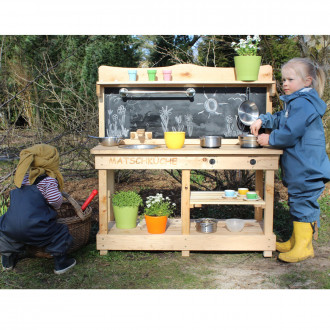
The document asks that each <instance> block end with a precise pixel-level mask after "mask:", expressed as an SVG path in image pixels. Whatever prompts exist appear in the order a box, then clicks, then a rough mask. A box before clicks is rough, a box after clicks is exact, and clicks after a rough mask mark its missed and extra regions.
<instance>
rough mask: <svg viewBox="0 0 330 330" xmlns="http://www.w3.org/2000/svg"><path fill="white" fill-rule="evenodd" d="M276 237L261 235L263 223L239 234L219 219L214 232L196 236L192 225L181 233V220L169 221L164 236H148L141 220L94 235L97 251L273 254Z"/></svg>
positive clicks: (112, 224)
mask: <svg viewBox="0 0 330 330" xmlns="http://www.w3.org/2000/svg"><path fill="white" fill-rule="evenodd" d="M275 241H276V237H275V235H274V234H271V235H267V236H266V235H265V234H264V231H263V221H257V222H255V223H249V224H246V225H245V227H244V228H243V230H242V231H241V232H239V233H232V232H230V231H229V230H228V229H227V228H226V225H225V222H224V220H223V221H222V220H219V221H218V225H217V231H216V232H215V233H211V234H205V233H199V232H197V231H196V229H195V223H194V222H193V221H192V222H191V225H190V234H189V235H182V234H181V219H169V220H168V226H167V229H166V232H165V233H164V234H149V233H148V231H147V228H146V225H145V221H144V220H141V222H140V223H139V224H138V225H137V227H136V228H133V229H118V228H116V225H115V222H114V221H111V222H110V223H109V230H108V233H107V234H100V233H98V234H97V237H96V245H97V249H98V250H159V251H161V250H168V251H186V250H188V251H275Z"/></svg>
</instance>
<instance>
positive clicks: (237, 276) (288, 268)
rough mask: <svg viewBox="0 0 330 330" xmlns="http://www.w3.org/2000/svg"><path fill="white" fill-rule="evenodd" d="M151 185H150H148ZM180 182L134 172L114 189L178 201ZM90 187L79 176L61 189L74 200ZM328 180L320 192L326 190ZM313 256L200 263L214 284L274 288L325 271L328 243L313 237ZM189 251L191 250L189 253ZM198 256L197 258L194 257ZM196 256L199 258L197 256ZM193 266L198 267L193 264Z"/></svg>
mask: <svg viewBox="0 0 330 330" xmlns="http://www.w3.org/2000/svg"><path fill="white" fill-rule="evenodd" d="M151 187H152V188H151ZM180 187H181V186H180V184H179V183H178V182H176V181H175V180H174V179H173V178H172V177H170V176H169V175H167V174H165V175H164V174H161V172H160V173H159V174H157V173H153V174H147V173H144V174H142V175H141V174H140V175H137V174H134V176H133V177H131V178H130V180H129V183H120V184H117V185H116V190H128V189H133V190H134V189H136V190H137V191H138V192H140V194H141V196H142V197H144V198H145V197H146V196H144V193H147V194H148V195H150V193H156V192H165V193H166V195H167V196H171V197H172V199H173V200H175V201H176V202H177V203H179V201H180ZM93 189H98V180H97V178H89V179H81V180H77V181H66V183H65V190H66V191H67V192H68V193H69V194H70V195H71V196H72V197H73V198H75V199H76V200H80V201H84V200H85V199H86V198H87V197H88V196H89V194H90V193H91V191H92V190H93ZM329 192H330V185H329V184H328V185H327V187H326V189H325V191H324V193H323V195H324V194H329ZM275 199H277V200H287V190H286V188H285V187H284V186H283V185H282V183H281V182H276V183H275ZM91 206H92V208H93V213H94V215H95V219H96V220H97V219H98V198H97V197H96V198H95V199H94V200H93V201H92V204H91ZM313 245H314V250H315V258H313V259H308V260H305V261H304V262H300V263H297V264H286V263H282V262H280V261H279V260H278V259H277V255H278V254H277V252H274V253H273V257H272V258H264V257H263V256H262V253H261V252H260V253H259V252H251V253H248V252H242V253H236V252H235V253H231V252H228V253H214V256H213V257H212V259H213V260H215V261H216V262H212V263H211V265H203V267H206V268H209V269H210V270H212V271H214V272H213V273H216V274H218V275H217V277H216V278H215V282H216V286H217V287H218V288H222V289H233V288H241V289H247V288H253V289H276V288H279V287H280V283H279V281H278V280H277V279H278V278H279V277H281V276H282V275H285V274H304V272H305V271H306V273H308V272H310V271H311V270H313V271H319V272H328V275H327V276H329V275H330V274H329V270H330V258H329V255H330V246H329V244H322V245H321V244H318V242H317V241H316V242H315V241H314V243H313ZM191 254H193V252H192V253H191ZM198 259H199V258H198ZM199 260H200V259H199ZM196 267H198V266H197V265H196ZM282 287H283V286H282ZM309 287H312V288H313V280H312V279H311V278H307V279H305V281H300V280H299V278H298V279H297V281H292V282H291V284H289V285H288V288H292V289H294V288H295V289H299V288H309Z"/></svg>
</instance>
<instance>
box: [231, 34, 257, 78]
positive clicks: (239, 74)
mask: <svg viewBox="0 0 330 330" xmlns="http://www.w3.org/2000/svg"><path fill="white" fill-rule="evenodd" d="M259 43H260V37H259V36H258V35H255V36H254V37H250V36H247V38H246V39H240V41H239V43H236V42H232V43H231V46H232V47H233V48H234V50H235V51H236V53H237V54H238V56H235V57H234V62H235V72H236V79H237V80H242V81H255V80H258V75H259V68H260V63H261V56H258V55H257V52H258V49H259V47H258V46H259Z"/></svg>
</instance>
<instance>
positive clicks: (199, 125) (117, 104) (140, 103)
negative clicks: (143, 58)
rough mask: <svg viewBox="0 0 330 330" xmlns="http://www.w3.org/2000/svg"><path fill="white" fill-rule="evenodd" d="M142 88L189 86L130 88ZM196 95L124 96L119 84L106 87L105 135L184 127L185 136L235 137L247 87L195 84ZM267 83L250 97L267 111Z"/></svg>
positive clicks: (155, 134)
mask: <svg viewBox="0 0 330 330" xmlns="http://www.w3.org/2000/svg"><path fill="white" fill-rule="evenodd" d="M127 89H128V90H140V91H146V92H147V91H148V90H150V91H158V90H159V91H164V90H168V91H177V90H179V91H185V90H186V89H187V87H159V88H158V87H153V88H149V87H143V88H137V87H134V88H127ZM194 89H195V91H196V95H195V96H194V97H193V98H188V97H186V96H182V95H181V94H173V93H172V94H171V93H168V94H158V93H156V94H147V93H146V94H136V95H128V96H127V97H125V98H122V97H121V96H120V95H119V90H120V88H119V87H116V88H110V87H106V88H105V95H104V96H105V136H122V137H124V138H129V133H130V132H134V131H136V130H137V129H142V128H144V129H145V130H146V131H148V132H153V138H163V137H164V132H166V131H185V132H186V138H199V137H200V136H202V135H220V136H222V137H226V138H236V137H237V136H238V135H239V134H241V133H242V127H241V126H240V125H237V117H238V108H239V106H240V104H241V103H242V102H244V101H245V100H246V87H196V88H194ZM266 92H267V89H266V88H265V87H250V96H249V99H250V100H251V101H254V102H255V103H256V105H257V107H258V109H259V113H260V114H261V113H265V112H266Z"/></svg>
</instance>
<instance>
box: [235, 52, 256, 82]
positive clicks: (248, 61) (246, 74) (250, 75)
mask: <svg viewBox="0 0 330 330" xmlns="http://www.w3.org/2000/svg"><path fill="white" fill-rule="evenodd" d="M234 62H235V72H236V80H241V81H255V80H258V75H259V68H260V63H261V56H235V57H234Z"/></svg>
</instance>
